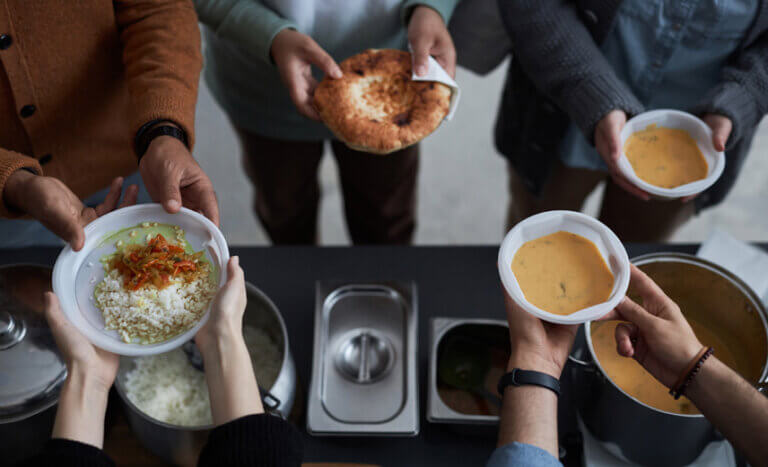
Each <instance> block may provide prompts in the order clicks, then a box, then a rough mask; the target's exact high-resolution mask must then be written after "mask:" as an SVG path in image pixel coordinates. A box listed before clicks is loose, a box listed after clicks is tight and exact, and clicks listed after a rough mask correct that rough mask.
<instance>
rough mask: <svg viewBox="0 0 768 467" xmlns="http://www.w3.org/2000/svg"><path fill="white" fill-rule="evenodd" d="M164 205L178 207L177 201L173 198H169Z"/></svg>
mask: <svg viewBox="0 0 768 467" xmlns="http://www.w3.org/2000/svg"><path fill="white" fill-rule="evenodd" d="M165 205H166V206H168V209H179V207H180V205H179V202H178V201H176V200H175V199H172V200H169V201H168V202H167V203H165Z"/></svg>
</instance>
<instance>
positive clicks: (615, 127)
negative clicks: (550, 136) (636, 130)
mask: <svg viewBox="0 0 768 467" xmlns="http://www.w3.org/2000/svg"><path fill="white" fill-rule="evenodd" d="M626 123H627V114H626V113H624V111H623V110H612V111H610V112H608V113H607V114H606V115H605V116H604V117H603V118H602V119H600V121H599V122H597V126H595V148H596V149H597V152H598V154H600V156H601V157H602V158H603V160H604V161H605V165H607V166H608V172H609V173H610V175H611V178H612V179H613V181H614V183H616V184H617V185H619V186H620V187H621V188H623V189H624V190H626V191H627V192H628V193H630V194H632V195H634V196H635V197H637V198H639V199H641V200H643V201H648V200H649V199H651V197H650V195H649V194H648V193H646V192H645V191H643V190H641V189H640V188H638V187H636V186H635V185H634V184H633V183H632V182H630V181H629V180H628V179H627V177H625V176H624V175H623V174H622V173H621V170H619V158H620V157H621V150H622V148H621V136H620V135H621V130H622V128H624V125H625V124H626Z"/></svg>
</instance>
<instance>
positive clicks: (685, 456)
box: [569, 253, 768, 466]
mask: <svg viewBox="0 0 768 467" xmlns="http://www.w3.org/2000/svg"><path fill="white" fill-rule="evenodd" d="M632 262H633V263H634V264H635V265H637V266H639V267H641V269H643V270H644V271H645V272H646V273H647V274H649V275H650V276H651V277H652V278H653V279H654V280H655V281H656V282H657V283H658V284H659V285H660V286H661V288H662V289H663V290H664V291H665V292H666V293H667V294H668V295H669V296H670V297H671V298H672V299H673V300H675V301H676V302H677V303H678V304H679V305H680V307H681V309H682V310H683V312H684V313H685V314H686V316H688V317H691V318H694V319H696V320H697V321H698V322H704V323H707V324H708V325H709V326H710V328H712V329H718V330H719V333H722V334H723V336H725V335H730V336H732V337H733V338H732V339H730V341H731V342H734V345H739V346H742V348H743V352H741V354H743V355H746V356H748V357H745V358H746V359H748V361H741V362H740V367H741V368H740V370H741V373H742V375H743V376H744V377H745V378H747V379H748V380H750V381H751V382H752V383H754V384H755V385H756V386H760V385H762V384H764V383H765V382H766V381H767V379H768V325H767V324H766V323H767V317H768V315H767V314H766V309H765V307H764V306H763V305H762V303H761V302H760V300H759V298H758V297H757V295H756V294H755V293H754V292H753V291H752V290H751V289H750V288H749V287H748V286H747V285H746V284H745V283H744V282H742V281H741V280H740V279H739V278H738V277H736V276H735V275H733V274H732V273H730V272H729V271H727V270H725V269H723V268H721V267H720V266H718V265H716V264H713V263H710V262H709V261H706V260H703V259H701V258H697V257H695V256H691V255H685V254H678V253H656V254H650V255H644V256H640V257H638V258H635V259H634V260H633V261H632ZM583 331H584V333H583V336H581V337H580V338H579V342H577V345H576V346H575V348H574V354H573V355H572V356H571V362H572V363H576V365H570V366H571V368H573V370H572V371H571V372H570V375H569V376H570V377H572V378H573V379H574V383H575V384H574V387H575V390H576V392H577V400H578V406H579V407H578V409H579V414H580V416H581V418H582V420H583V421H584V424H585V425H586V426H587V428H588V429H589V431H590V432H591V433H592V434H593V435H594V436H595V437H596V438H597V439H598V440H600V441H602V442H603V444H604V446H605V447H606V448H607V449H608V450H609V451H611V452H612V453H613V454H615V455H617V456H618V457H620V458H623V459H625V460H628V461H630V462H634V463H638V464H641V465H654V466H655V465H664V466H676V465H686V464H689V463H691V462H693V461H694V460H695V459H696V458H697V457H698V456H699V455H700V454H701V452H702V451H703V450H704V448H705V447H706V446H707V444H709V443H710V442H711V441H713V440H718V439H722V438H721V437H720V435H719V434H718V433H717V432H716V431H715V429H714V428H713V427H712V425H711V424H710V423H709V422H708V421H707V420H706V418H704V416H703V415H700V414H697V415H681V414H677V413H671V412H665V411H662V410H659V409H656V408H654V407H651V406H649V405H647V404H645V403H643V402H641V401H639V400H637V399H635V398H633V397H632V396H630V395H629V394H627V393H626V392H624V391H623V390H622V389H621V388H619V387H618V386H617V385H616V384H615V383H614V382H613V381H612V380H611V378H610V377H609V376H608V375H607V374H606V372H605V371H604V369H603V368H602V366H601V364H600V362H599V361H598V360H597V358H596V356H595V350H594V348H593V346H592V338H591V324H590V323H585V325H584V327H583Z"/></svg>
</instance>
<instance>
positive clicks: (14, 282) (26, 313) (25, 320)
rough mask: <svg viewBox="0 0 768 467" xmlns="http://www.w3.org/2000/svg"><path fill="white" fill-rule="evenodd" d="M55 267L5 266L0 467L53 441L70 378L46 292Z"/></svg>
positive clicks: (0, 303) (0, 273) (0, 280)
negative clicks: (48, 318)
mask: <svg viewBox="0 0 768 467" xmlns="http://www.w3.org/2000/svg"><path fill="white" fill-rule="evenodd" d="M49 290H51V268H50V267H47V266H38V265H31V264H20V265H8V266H0V451H2V453H3V454H2V457H0V464H3V465H13V464H15V463H16V462H20V461H23V460H25V459H28V458H29V457H32V456H33V455H35V454H37V453H38V452H40V450H41V449H42V447H43V445H44V444H45V443H46V442H47V441H48V439H49V438H50V437H51V430H52V429H53V421H54V418H55V416H56V403H57V402H58V400H59V391H60V389H61V385H62V384H63V382H64V379H65V378H66V375H67V370H66V367H65V366H64V362H63V361H62V360H61V358H60V356H59V353H58V350H57V349H56V344H55V342H54V340H53V336H52V335H51V332H50V330H49V329H48V324H47V323H46V321H45V316H44V314H43V311H44V302H43V293H44V292H46V291H49Z"/></svg>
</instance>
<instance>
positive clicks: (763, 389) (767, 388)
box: [755, 379, 768, 397]
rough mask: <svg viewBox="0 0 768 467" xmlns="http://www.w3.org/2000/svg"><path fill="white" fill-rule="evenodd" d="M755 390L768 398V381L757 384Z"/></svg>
mask: <svg viewBox="0 0 768 467" xmlns="http://www.w3.org/2000/svg"><path fill="white" fill-rule="evenodd" d="M755 389H757V392H759V393H761V394H762V395H764V396H765V397H768V379H767V380H765V381H763V382H762V383H757V384H756V385H755Z"/></svg>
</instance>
